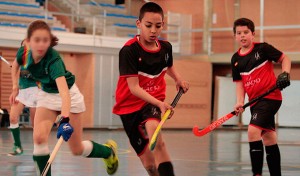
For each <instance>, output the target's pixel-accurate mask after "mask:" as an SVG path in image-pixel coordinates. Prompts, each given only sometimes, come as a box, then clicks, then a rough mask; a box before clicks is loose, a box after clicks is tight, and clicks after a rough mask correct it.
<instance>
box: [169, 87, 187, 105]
mask: <svg viewBox="0 0 300 176" xmlns="http://www.w3.org/2000/svg"><path fill="white" fill-rule="evenodd" d="M183 93H184V90H183V88H181V87H180V89H179V91H178V93H177V95H176V97H175V98H174V100H173V102H172V103H171V106H172V107H173V108H174V107H175V106H176V105H177V103H178V101H179V99H180V97H181V96H182V94H183Z"/></svg>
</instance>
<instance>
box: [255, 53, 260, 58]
mask: <svg viewBox="0 0 300 176" xmlns="http://www.w3.org/2000/svg"><path fill="white" fill-rule="evenodd" d="M254 57H255V59H256V60H258V59H260V55H259V53H258V52H256V53H255V55H254Z"/></svg>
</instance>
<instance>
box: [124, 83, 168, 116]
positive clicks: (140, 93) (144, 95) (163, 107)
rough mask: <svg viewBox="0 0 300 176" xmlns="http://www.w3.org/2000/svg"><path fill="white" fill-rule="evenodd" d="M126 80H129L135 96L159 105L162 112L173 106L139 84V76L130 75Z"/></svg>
mask: <svg viewBox="0 0 300 176" xmlns="http://www.w3.org/2000/svg"><path fill="white" fill-rule="evenodd" d="M126 80H127V83H128V87H129V89H130V92H131V93H132V94H133V95H134V96H136V97H138V98H140V99H142V100H144V101H146V102H148V103H150V104H153V105H155V106H157V107H159V108H160V110H161V112H162V113H164V112H165V111H166V110H167V109H172V106H170V105H169V104H168V103H165V102H162V101H160V100H158V99H156V98H154V97H153V96H151V95H150V94H149V93H148V92H146V91H145V90H144V89H142V88H141V87H140V85H139V79H138V78H137V77H129V78H127V79H126Z"/></svg>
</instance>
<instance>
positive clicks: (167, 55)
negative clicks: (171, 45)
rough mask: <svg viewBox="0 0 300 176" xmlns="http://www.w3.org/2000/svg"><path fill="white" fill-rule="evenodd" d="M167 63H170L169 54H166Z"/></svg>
mask: <svg viewBox="0 0 300 176" xmlns="http://www.w3.org/2000/svg"><path fill="white" fill-rule="evenodd" d="M165 61H166V63H168V61H169V53H167V54H165Z"/></svg>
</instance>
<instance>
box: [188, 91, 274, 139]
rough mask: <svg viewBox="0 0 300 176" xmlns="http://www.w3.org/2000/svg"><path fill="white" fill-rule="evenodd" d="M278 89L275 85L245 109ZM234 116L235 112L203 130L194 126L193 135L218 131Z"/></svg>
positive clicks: (247, 104) (250, 102) (249, 103)
mask: <svg viewBox="0 0 300 176" xmlns="http://www.w3.org/2000/svg"><path fill="white" fill-rule="evenodd" d="M276 89H277V86H276V85H275V86H274V87H272V88H271V89H269V90H268V91H266V92H265V93H263V94H262V95H260V96H258V97H256V98H254V99H252V100H251V101H249V102H248V103H246V104H245V105H244V106H243V109H245V108H247V107H248V106H250V105H252V104H253V103H255V102H257V101H259V100H260V99H262V98H263V97H265V96H267V95H269V94H270V93H271V92H273V91H274V90H276ZM233 116H235V111H232V112H231V113H229V114H227V115H225V116H223V117H221V118H219V119H218V120H216V121H214V122H213V123H212V124H210V125H208V126H207V127H205V128H204V129H202V130H199V128H198V126H194V128H193V133H194V135H195V136H204V135H206V134H207V133H209V132H211V131H213V130H214V129H216V128H217V127H219V126H220V125H222V124H223V123H225V122H226V121H227V120H229V119H230V118H232V117H233Z"/></svg>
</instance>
